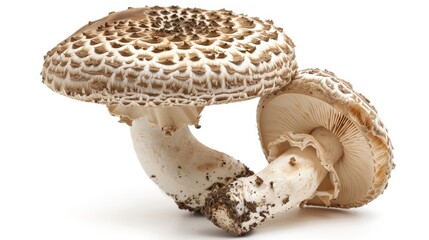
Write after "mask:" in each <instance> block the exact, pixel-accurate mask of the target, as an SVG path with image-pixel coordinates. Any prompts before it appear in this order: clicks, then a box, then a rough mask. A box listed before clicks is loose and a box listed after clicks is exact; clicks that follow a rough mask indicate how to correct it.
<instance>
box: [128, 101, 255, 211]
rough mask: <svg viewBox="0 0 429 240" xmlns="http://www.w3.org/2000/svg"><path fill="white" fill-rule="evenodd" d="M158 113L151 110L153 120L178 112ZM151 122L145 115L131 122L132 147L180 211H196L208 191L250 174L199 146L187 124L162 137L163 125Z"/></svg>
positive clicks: (143, 165)
mask: <svg viewBox="0 0 429 240" xmlns="http://www.w3.org/2000/svg"><path fill="white" fill-rule="evenodd" d="M158 110H159V109H158V108H154V109H152V110H151V111H153V112H154V113H157V114H158V115H157V114H154V115H155V116H156V117H157V119H170V120H171V119H175V116H177V112H178V110H177V109H175V111H172V112H170V113H169V112H167V111H162V109H161V111H160V112H158ZM164 110H165V109H164ZM169 114H171V115H169ZM185 115H186V114H185ZM160 116H162V117H160ZM153 119H154V116H153V115H149V116H144V117H140V118H137V119H134V120H133V121H132V124H131V136H132V140H133V144H134V148H135V150H136V153H137V157H138V158H139V161H140V163H141V165H142V167H143V169H144V170H145V172H146V173H147V175H148V176H149V177H150V178H151V179H152V180H153V181H154V182H155V183H156V184H157V185H158V187H159V188H161V189H162V190H163V191H164V192H165V193H166V194H167V195H169V196H170V197H172V198H173V199H174V200H175V202H176V203H177V205H178V206H179V208H180V209H187V210H190V211H194V212H199V211H200V209H201V208H202V207H203V206H204V203H205V198H206V197H207V196H208V194H209V193H210V192H211V191H213V190H216V189H218V188H220V187H222V186H224V185H227V184H228V183H229V182H231V181H233V180H234V179H236V178H238V177H243V176H248V175H251V174H253V173H252V172H251V171H249V169H248V168H247V167H246V166H245V165H244V164H242V163H241V162H240V161H238V160H236V159H234V158H233V157H231V156H229V155H227V154H224V153H222V152H219V151H216V150H214V149H211V148H208V147H206V146H205V145H203V144H201V143H200V142H199V141H198V140H197V139H195V137H194V136H193V135H192V133H191V131H190V130H189V127H188V126H187V124H182V125H183V126H181V127H180V128H178V129H175V131H170V132H169V133H168V134H166V132H165V128H164V127H165V126H164V127H162V126H160V125H159V124H154V123H152V121H151V120H153ZM170 120H169V121H170ZM171 121H173V120H171ZM179 121H182V120H179ZM173 124H175V123H174V121H173ZM192 124H197V123H194V122H192ZM167 126H168V125H167Z"/></svg>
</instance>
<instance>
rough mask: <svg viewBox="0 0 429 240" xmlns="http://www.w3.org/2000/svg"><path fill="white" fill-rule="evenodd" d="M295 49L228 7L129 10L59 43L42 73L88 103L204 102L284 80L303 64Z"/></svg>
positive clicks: (268, 27)
mask: <svg viewBox="0 0 429 240" xmlns="http://www.w3.org/2000/svg"><path fill="white" fill-rule="evenodd" d="M293 48H294V44H293V42H292V41H291V40H290V39H289V38H288V37H287V36H286V35H285V34H284V33H283V31H282V29H280V28H278V27H275V26H273V24H272V22H271V21H261V20H259V19H258V18H251V17H247V16H245V15H242V14H235V13H233V12H231V11H227V10H218V11H208V10H203V9H189V8H186V9H183V8H179V7H175V6H172V7H166V8H164V7H146V8H130V9H128V10H125V11H122V12H117V13H111V14H109V15H108V16H106V17H104V18H102V19H99V20H97V21H95V22H90V23H89V24H88V25H86V26H84V27H82V28H81V29H79V30H78V31H77V32H75V33H74V34H73V35H71V36H70V37H69V38H67V39H66V40H64V41H63V42H61V43H60V44H58V45H57V46H56V47H54V48H53V49H52V50H51V51H49V52H48V53H47V55H46V56H45V62H44V65H43V70H42V77H43V82H44V83H45V84H46V85H47V86H48V87H50V88H51V89H52V90H54V91H56V92H59V93H61V94H64V95H67V96H69V97H72V98H75V99H79V100H83V101H92V102H100V103H111V104H124V105H128V104H138V105H141V106H173V105H188V104H189V105H195V106H204V105H209V104H216V103H224V102H231V101H239V100H244V99H248V98H253V97H256V96H260V95H263V94H264V93H269V92H272V91H274V90H277V89H278V88H281V87H283V86H285V85H286V84H287V83H288V82H289V81H290V79H291V76H293V75H294V74H295V71H296V68H297V66H296V62H295V54H294V49H293Z"/></svg>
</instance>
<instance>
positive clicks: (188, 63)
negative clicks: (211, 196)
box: [42, 6, 297, 211]
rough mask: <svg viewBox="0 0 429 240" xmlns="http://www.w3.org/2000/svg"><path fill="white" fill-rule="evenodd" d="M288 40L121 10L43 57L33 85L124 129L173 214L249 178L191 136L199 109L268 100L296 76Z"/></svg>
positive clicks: (169, 10) (192, 12) (227, 20)
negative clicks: (101, 108) (95, 107)
mask: <svg viewBox="0 0 429 240" xmlns="http://www.w3.org/2000/svg"><path fill="white" fill-rule="evenodd" d="M293 47H294V45H293V43H292V41H291V40H290V39H289V38H288V37H287V36H286V35H285V34H284V33H283V31H282V29H280V28H278V27H275V26H274V25H273V23H272V22H271V21H262V20H259V19H258V18H252V17H247V16H245V15H242V14H235V13H233V12H231V11H227V10H218V11H209V10H203V9H197V8H194V9H190V8H179V7H176V6H172V7H157V6H156V7H145V8H130V9H128V10H125V11H121V12H117V13H114V12H113V13H110V14H109V15H108V16H106V17H104V18H101V19H99V20H97V21H94V22H89V23H88V24H87V25H86V26H84V27H82V28H81V29H79V30H78V31H76V32H75V33H73V34H72V35H71V36H70V37H68V38H67V39H66V40H64V41H63V42H61V43H60V44H58V45H57V46H55V47H54V48H53V49H52V50H51V51H49V52H48V53H47V55H46V56H45V62H44V65H43V70H42V77H43V82H44V83H45V84H46V85H47V86H48V87H49V88H50V89H52V90H53V91H55V92H58V93H60V94H63V95H65V96H68V97H71V98H74V99H78V100H82V101H87V102H95V103H102V104H106V105H107V106H108V110H109V111H110V113H111V114H112V115H115V116H119V117H120V119H121V121H122V122H125V123H127V124H128V125H130V126H131V136H132V139H133V143H134V147H135V150H136V152H137V156H138V158H139V160H140V162H141V164H142V166H143V168H144V170H145V171H146V173H147V174H148V176H150V178H151V179H152V180H153V181H154V182H155V183H156V184H157V185H158V186H159V187H160V188H161V189H162V190H163V191H164V192H166V193H167V194H168V195H169V196H171V197H173V198H174V200H175V201H176V203H177V204H178V206H179V207H180V208H182V209H189V210H191V211H198V210H199V209H200V208H201V207H202V206H203V204H204V200H205V198H206V196H207V194H208V193H209V192H210V191H211V190H213V189H216V188H217V187H219V186H222V185H225V184H227V183H229V182H230V181H232V180H233V179H234V178H236V177H239V176H246V175H248V174H250V172H249V170H248V169H247V168H246V167H245V166H244V165H243V164H242V163H240V162H239V161H237V160H236V159H234V158H233V157H231V156H229V155H227V154H224V153H221V152H218V151H216V150H213V149H211V148H208V147H206V146H204V145H203V144H201V143H200V142H198V141H197V140H196V139H195V138H194V137H193V135H192V134H191V132H190V130H189V128H188V125H194V126H196V127H197V128H198V127H199V125H198V121H199V118H200V114H201V111H202V110H203V108H204V107H205V106H207V105H211V104H222V103H230V102H235V101H243V100H247V99H251V98H255V97H258V96H261V95H263V94H267V93H271V92H273V91H275V90H277V89H279V88H281V87H283V86H285V85H286V84H287V83H289V82H290V80H291V78H292V76H293V75H294V74H295V73H296V68H297V66H296V62H295V55H294V49H293Z"/></svg>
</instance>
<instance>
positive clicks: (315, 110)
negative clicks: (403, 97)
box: [257, 69, 394, 208]
mask: <svg viewBox="0 0 429 240" xmlns="http://www.w3.org/2000/svg"><path fill="white" fill-rule="evenodd" d="M257 117H258V128H259V134H260V140H261V144H262V147H263V150H264V153H265V155H266V156H267V157H268V160H269V161H271V160H273V159H275V158H276V157H277V155H278V154H281V152H284V151H285V150H287V149H288V148H290V147H291V146H292V145H293V144H294V142H293V141H289V142H287V143H285V139H286V138H289V140H290V139H291V138H290V137H288V136H287V135H288V133H292V132H293V133H294V134H295V135H296V134H308V133H310V132H311V131H312V130H313V129H315V128H318V127H324V128H326V129H328V130H330V131H331V132H332V133H334V135H335V136H337V137H338V139H339V141H340V142H341V144H342V147H343V153H344V154H343V156H342V158H340V160H338V161H337V162H336V163H335V164H330V162H329V159H321V162H322V165H323V166H324V167H325V168H326V169H327V170H328V171H329V174H328V176H327V177H326V178H325V180H323V182H322V183H321V185H320V186H319V188H318V191H317V193H316V194H315V197H314V198H313V199H309V200H308V201H307V204H309V205H320V206H333V207H342V208H349V207H359V206H361V205H364V204H366V203H368V202H370V201H371V200H373V199H375V198H376V197H377V196H378V195H379V194H381V193H382V191H383V190H384V189H385V188H386V187H387V180H388V178H389V176H390V172H391V170H392V169H393V167H394V164H393V161H392V158H393V155H392V145H391V142H390V140H389V137H388V136H387V130H386V129H385V128H384V125H383V123H382V122H381V121H380V119H379V118H378V116H377V112H376V110H375V108H374V107H373V106H372V105H370V103H369V101H368V100H367V99H366V98H365V97H364V96H363V95H361V94H359V93H356V92H354V91H353V89H352V86H351V84H350V83H348V82H346V81H344V80H342V79H339V78H337V77H336V76H335V75H334V74H333V73H331V72H328V71H322V70H319V69H307V70H304V71H300V72H299V73H298V74H297V76H296V77H295V79H293V80H292V82H291V84H289V85H287V86H286V87H285V88H283V89H282V90H280V91H277V92H276V93H274V94H270V95H267V96H264V97H262V98H261V100H260V103H259V106H258V116H257ZM285 136H286V137H285ZM298 136H299V135H298ZM327 196H329V197H327Z"/></svg>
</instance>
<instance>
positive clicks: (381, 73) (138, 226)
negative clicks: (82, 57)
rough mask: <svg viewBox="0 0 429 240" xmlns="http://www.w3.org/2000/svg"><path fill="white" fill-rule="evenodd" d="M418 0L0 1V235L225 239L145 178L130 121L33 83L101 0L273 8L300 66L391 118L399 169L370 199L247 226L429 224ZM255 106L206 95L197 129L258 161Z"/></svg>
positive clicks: (285, 234)
mask: <svg viewBox="0 0 429 240" xmlns="http://www.w3.org/2000/svg"><path fill="white" fill-rule="evenodd" d="M322 2H323V3H322ZM425 2H426V1H411V0H406V1H355V2H353V3H352V2H351V1H314V2H310V1H294V2H292V1H279V0H273V1H270V0H260V1H234V0H228V1H223V0H216V1H179V0H176V1H149V0H145V1H143V0H139V1H114V2H113V1H110V2H109V1H92V0H91V1H90V0H87V1H77V0H74V1H64V0H58V1H52V2H44V1H28V2H24V1H18V0H16V1H2V2H1V3H0V5H1V6H0V9H1V14H0V22H1V30H0V31H1V35H0V50H1V52H0V68H1V73H0V89H1V90H0V116H1V117H0V140H1V144H0V239H5V240H6V239H82V240H85V239H124V240H125V239H159V238H163V239H217V238H219V239H222V238H224V239H225V238H230V237H229V236H228V235H227V234H225V233H223V232H222V231H221V230H220V229H217V228H216V227H214V225H212V224H211V223H210V222H209V221H207V220H206V219H205V218H203V217H198V216H194V215H192V214H190V213H188V212H185V211H179V210H178V209H177V207H176V206H175V204H174V203H173V201H172V200H171V199H169V198H168V197H166V196H165V195H164V194H163V193H162V192H161V191H160V190H159V189H158V188H157V187H156V186H155V185H154V184H153V183H152V182H151V181H150V180H149V178H148V177H147V176H146V175H145V173H144V171H143V169H142V168H141V167H140V165H139V162H138V160H137V158H136V156H135V153H134V150H133V147H132V144H131V141H130V136H129V129H128V127H127V126H126V125H124V124H119V123H117V119H116V118H114V117H111V116H110V115H109V113H108V112H107V110H106V108H105V107H104V106H101V105H96V104H89V103H83V102H78V101H76V100H72V99H68V98H66V97H63V96H60V95H58V94H55V93H53V92H52V91H50V90H48V88H46V87H45V86H44V85H43V84H42V83H41V76H40V75H39V73H40V72H41V69H42V63H43V55H44V54H45V53H46V52H47V51H48V50H50V49H51V48H52V47H54V46H55V45H56V44H57V43H59V42H60V41H62V40H63V39H64V38H66V37H67V36H69V35H70V34H71V33H72V32H74V31H75V30H77V29H78V28H79V27H80V26H82V25H84V24H86V23H87V22H88V21H89V20H95V19H97V18H100V17H103V16H104V15H106V14H107V13H108V12H110V11H119V10H123V9H126V8H127V7H128V6H134V7H138V6H144V5H155V4H158V5H172V4H175V5H177V4H178V5H180V6H183V7H202V8H207V9H219V8H226V9H231V10H233V11H235V12H238V13H246V14H248V15H250V16H258V17H260V18H262V19H272V20H274V22H275V23H276V25H278V26H281V27H283V28H284V31H285V32H286V33H287V34H288V35H289V36H290V37H291V38H292V39H293V40H294V42H295V43H296V54H297V61H298V64H299V67H300V68H301V69H303V68H307V67H319V68H326V69H329V70H331V71H333V72H335V73H336V74H337V76H339V77H341V78H344V79H346V80H348V81H349V82H351V83H353V85H354V87H355V90H357V91H359V92H362V93H364V94H365V95H366V96H367V97H368V98H369V99H370V100H371V102H372V103H373V105H375V106H376V108H377V109H378V111H379V115H380V117H381V119H382V120H383V121H384V123H385V125H386V126H387V127H388V129H389V131H390V137H391V139H392V141H393V144H394V146H395V151H394V154H395V163H396V169H395V170H394V171H393V173H392V177H391V179H390V182H389V187H388V188H387V190H386V192H385V193H384V194H383V195H381V196H380V197H379V198H378V199H376V200H375V201H374V202H371V203H370V204H369V205H367V206H364V207H362V208H359V209H351V210H335V209H327V210H325V209H309V208H307V209H297V210H294V211H291V212H289V213H286V214H281V215H278V216H276V218H275V219H273V220H270V221H268V222H266V223H264V224H263V225H262V226H260V227H259V228H257V229H256V231H254V232H253V233H252V234H250V235H248V237H247V239H273V238H275V237H279V238H282V239H285V238H288V239H295V240H297V239H375V238H382V239H388V238H389V237H399V238H404V237H410V238H411V239H414V238H417V237H418V236H420V238H422V237H423V236H426V237H427V232H425V230H427V229H425V227H426V225H425V224H424V222H423V221H419V220H417V219H418V218H423V219H425V218H426V217H427V215H428V214H429V211H428V210H427V207H426V206H425V200H426V199H427V197H426V196H427V182H428V179H427V177H428V175H429V174H428V173H429V170H428V168H429V159H428V154H427V151H428V149H429V148H428V146H427V145H428V141H427V139H428V137H427V136H425V135H427V134H429V131H428V127H427V124H428V122H429V121H428V120H429V119H428V117H427V109H428V107H427V103H428V100H427V95H428V94H427V89H428V81H429V79H428V78H429V77H428V76H429V74H428V67H429V59H428V56H429V48H428V44H429V36H428V33H429V30H428V23H429V17H428V16H429V14H428V13H427V9H428V7H426V6H425V5H424V3H425ZM280 3H282V6H279V4H280ZM256 105H257V100H253V101H248V102H243V103H236V104H230V105H224V106H212V107H207V108H206V109H205V110H204V112H203V116H202V119H201V125H202V128H201V129H200V130H198V131H194V132H195V135H196V136H197V137H198V138H199V139H200V140H201V141H202V142H203V143H205V144H207V145H208V146H211V147H213V148H216V149H219V150H221V151H224V152H227V153H229V154H231V155H233V156H234V157H236V158H238V159H240V160H242V161H243V162H245V163H246V164H247V165H249V166H250V168H251V169H253V170H260V169H262V168H263V167H264V166H265V164H266V162H265V159H264V157H263V154H262V152H261V150H260V147H259V143H258V137H257V131H256V120H255V110H256Z"/></svg>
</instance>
